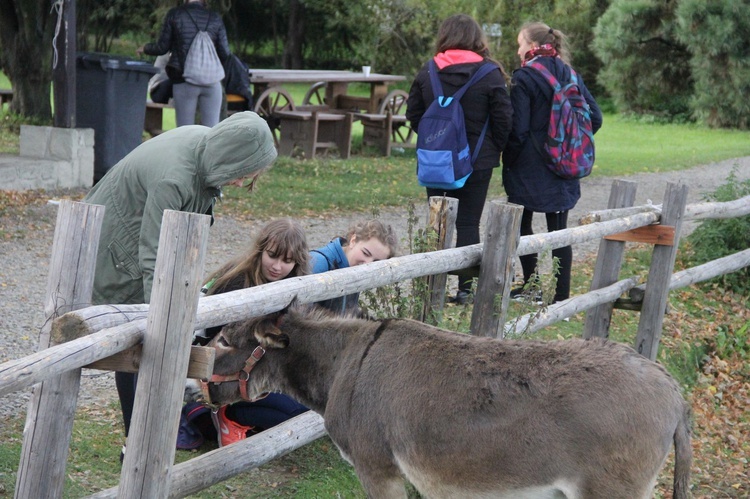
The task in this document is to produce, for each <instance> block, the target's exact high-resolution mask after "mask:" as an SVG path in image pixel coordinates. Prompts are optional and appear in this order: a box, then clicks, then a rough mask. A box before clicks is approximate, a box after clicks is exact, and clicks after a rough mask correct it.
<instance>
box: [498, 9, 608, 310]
mask: <svg viewBox="0 0 750 499" xmlns="http://www.w3.org/2000/svg"><path fill="white" fill-rule="evenodd" d="M518 56H519V57H520V59H521V67H520V68H519V69H517V70H516V71H514V72H513V79H512V83H511V91H510V99H511V102H512V104H513V129H512V131H511V134H510V139H509V140H508V145H507V147H506V149H505V151H504V152H503V186H504V188H505V192H506V194H507V195H508V201H509V202H511V203H515V204H519V205H521V206H523V207H524V210H523V215H522V218H521V235H522V236H527V235H531V234H533V233H534V231H533V229H532V219H533V216H534V212H538V213H544V214H545V216H546V219H547V230H548V231H550V232H552V231H556V230H562V229H565V228H567V224H568V212H569V210H571V209H572V208H573V207H574V206H575V205H576V203H577V202H578V199H579V198H580V197H581V185H580V180H579V179H578V178H563V177H562V176H560V174H558V173H554V172H553V171H552V165H551V163H552V158H550V157H549V154H548V152H547V151H546V150H545V149H544V148H542V147H540V144H546V143H547V141H548V128H549V124H550V116H551V111H552V102H553V97H554V95H553V94H554V90H553V88H552V86H551V85H550V82H549V81H548V80H547V79H545V76H544V74H543V73H542V72H540V71H539V70H538V69H536V68H534V66H535V65H536V64H537V63H538V64H541V65H542V66H544V68H546V69H547V70H548V71H549V72H550V73H551V74H552V75H554V78H555V79H556V80H557V81H558V82H561V85H565V84H567V83H568V82H570V81H571V79H572V78H573V77H574V76H573V75H575V73H574V72H573V71H572V69H571V67H570V64H569V62H568V61H569V53H568V48H567V44H566V39H565V35H564V34H563V33H562V32H560V31H558V30H555V29H552V28H550V27H549V26H548V25H546V24H544V23H542V22H532V23H526V24H524V25H523V26H522V27H521V30H520V32H519V34H518ZM577 78H578V87H579V89H580V93H581V95H582V96H583V98H584V99H585V101H586V103H587V104H588V114H589V116H590V121H591V128H592V130H593V132H594V133H595V132H596V131H597V130H599V128H600V127H601V126H602V112H601V110H600V109H599V106H598V105H597V103H596V100H594V97H593V96H592V95H591V93H590V92H589V91H588V89H587V88H586V85H585V84H584V83H583V79H581V77H580V76H577ZM552 256H553V258H558V260H559V275H558V277H557V284H556V289H555V295H554V297H553V299H552V302H553V303H554V302H558V301H562V300H566V299H568V298H569V297H570V271H571V267H572V264H573V249H572V247H571V246H565V247H564V248H557V249H555V250H553V251H552ZM520 259H521V267H522V268H523V285H522V286H519V287H516V288H514V289H512V290H511V298H523V297H528V296H531V295H534V299H537V294H538V293H537V292H536V291H535V290H530V289H529V284H530V282H531V281H532V276H533V275H535V274H536V273H537V259H538V257H537V255H536V254H532V255H524V256H522V257H520Z"/></svg>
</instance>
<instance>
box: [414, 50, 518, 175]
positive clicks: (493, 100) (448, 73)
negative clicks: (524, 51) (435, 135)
mask: <svg viewBox="0 0 750 499" xmlns="http://www.w3.org/2000/svg"><path fill="white" fill-rule="evenodd" d="M482 64H484V62H476V63H462V64H452V65H450V66H446V67H444V68H443V69H441V70H440V71H439V74H438V76H439V78H440V81H441V83H442V84H443V91H444V92H445V95H453V94H454V93H456V91H457V90H458V89H459V88H461V87H462V86H463V85H464V83H466V82H467V81H469V78H471V75H472V74H474V72H475V71H476V70H477V69H479V66H481V65H482ZM428 67H429V65H428V64H426V63H425V65H424V66H422V69H420V70H419V73H418V74H417V77H416V78H415V79H414V82H413V83H412V85H411V89H410V90H409V99H408V100H407V103H406V118H407V119H408V120H409V122H410V124H411V127H412V128H413V129H414V130H415V131H416V130H417V128H418V127H419V120H420V119H421V118H422V115H423V114H424V113H425V111H426V110H427V108H428V107H429V105H430V104H431V103H432V101H433V100H435V95H434V94H433V93H432V84H431V83H430V74H429V73H428V69H427V68H428ZM461 107H462V108H463V110H464V118H465V119H466V136H467V138H468V140H469V148H470V149H471V152H472V154H473V153H474V147H475V146H476V143H477V140H479V136H480V135H481V134H482V128H484V124H485V122H486V121H487V116H489V117H490V126H489V128H488V130H487V135H486V136H485V138H484V142H483V143H482V148H481V150H480V151H479V156H478V157H477V161H476V163H474V170H487V169H490V168H495V167H497V166H499V164H500V153H501V152H502V151H503V149H504V148H505V144H506V143H507V141H508V135H509V134H510V128H511V123H512V115H513V108H512V106H511V103H510V98H509V96H508V90H507V87H506V84H505V78H504V77H503V75H502V73H501V72H500V70H499V68H498V70H497V71H492V72H491V73H490V74H488V75H487V76H485V77H484V78H482V79H481V80H479V81H478V82H477V83H475V84H474V85H472V86H471V87H470V88H469V89H468V90H467V91H466V93H465V94H464V96H463V97H462V98H461Z"/></svg>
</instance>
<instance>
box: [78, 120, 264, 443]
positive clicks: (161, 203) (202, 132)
mask: <svg viewBox="0 0 750 499" xmlns="http://www.w3.org/2000/svg"><path fill="white" fill-rule="evenodd" d="M275 159H276V149H275V147H274V142H273V136H272V135H271V131H270V129H269V128H268V125H267V124H266V122H265V121H264V120H263V119H262V118H260V117H259V116H258V115H257V114H255V113H253V112H251V111H246V112H242V113H237V114H234V115H232V116H230V117H229V118H227V119H226V120H224V121H222V122H220V123H219V124H218V125H216V126H214V127H213V128H208V127H205V126H202V125H191V126H184V127H179V128H176V129H174V130H170V131H168V132H166V133H163V134H161V135H159V136H158V137H155V138H153V139H150V140H148V141H146V142H144V143H143V144H141V145H139V146H138V147H137V148H135V149H134V150H133V151H132V152H131V153H130V154H128V155H127V156H125V157H124V158H123V159H122V160H120V161H119V162H118V163H117V164H116V165H115V166H114V167H112V169H111V170H110V171H109V172H108V173H107V174H106V175H105V176H104V177H103V178H102V179H101V180H100V181H99V182H98V183H97V184H96V185H95V186H94V188H93V189H92V190H91V191H90V192H89V193H88V194H87V195H86V197H85V198H84V200H83V201H84V202H86V203H90V204H100V205H104V207H105V211H104V221H103V224H102V233H101V236H100V238H99V252H98V255H97V259H96V271H95V274H94V293H93V304H94V305H99V304H135V303H149V302H150V300H151V286H152V284H153V279H154V266H155V264H156V251H157V246H158V244H159V233H160V232H161V221H162V215H163V214H164V210H176V211H185V212H190V213H203V214H208V215H212V214H213V205H214V202H215V200H216V198H217V197H219V196H220V195H221V188H222V187H223V186H225V185H236V186H240V187H241V186H242V185H243V182H245V181H246V180H250V184H249V186H251V185H252V182H253V181H254V180H255V178H256V177H257V176H258V175H260V174H261V173H263V171H265V170H267V169H268V168H270V167H271V165H272V164H273V162H274V160H275ZM115 381H116V384H117V392H118V395H119V396H120V405H121V407H122V412H123V419H124V422H125V436H126V437H127V435H128V431H129V429H130V418H131V416H132V411H133V401H134V398H135V383H136V375H135V374H130V373H121V372H118V373H115Z"/></svg>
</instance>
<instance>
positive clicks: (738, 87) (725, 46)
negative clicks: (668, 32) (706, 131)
mask: <svg viewBox="0 0 750 499" xmlns="http://www.w3.org/2000/svg"><path fill="white" fill-rule="evenodd" d="M677 23H678V25H679V29H678V31H677V35H678V37H679V39H680V40H681V41H682V42H683V43H684V44H685V45H687V46H688V48H689V49H690V52H691V54H692V55H691V57H690V69H691V71H692V77H693V80H694V81H695V91H694V93H693V98H692V100H691V106H692V110H693V113H694V115H695V117H696V118H698V119H699V120H700V121H702V122H704V123H706V124H708V125H710V126H716V127H736V128H743V129H747V128H748V127H749V126H750V100H748V98H747V96H748V95H750V30H748V26H750V2H748V1H747V0H714V1H711V2H704V1H702V0H682V1H681V2H680V4H679V6H678V8H677Z"/></svg>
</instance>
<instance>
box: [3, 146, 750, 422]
mask: <svg viewBox="0 0 750 499" xmlns="http://www.w3.org/2000/svg"><path fill="white" fill-rule="evenodd" d="M733 169H736V172H737V174H738V176H739V178H740V179H747V178H750V157H745V158H740V159H734V160H728V161H723V162H720V163H715V164H710V165H705V166H700V167H695V168H691V169H688V170H682V171H677V172H665V173H644V174H636V175H631V176H628V177H623V178H625V179H626V180H631V181H635V182H637V183H638V191H637V196H636V205H640V204H645V203H647V202H649V200H650V201H653V203H654V204H659V203H661V200H662V197H663V195H664V192H665V189H666V186H667V183H668V182H685V183H687V184H688V186H689V187H690V194H689V200H690V201H689V202H691V203H692V202H699V201H701V200H702V198H703V196H704V194H705V193H707V192H711V191H713V190H714V189H715V188H716V187H717V186H719V185H721V184H723V183H725V180H726V178H727V176H728V175H729V173H730V171H732V170H733ZM612 180H613V179H612V178H588V179H585V180H584V181H583V182H582V197H581V200H580V201H579V203H578V205H577V206H576V208H575V209H573V210H572V211H571V215H570V225H571V226H574V225H576V224H577V220H578V219H579V218H580V217H581V215H583V214H584V213H587V212H589V211H593V210H600V209H604V208H606V206H607V201H608V198H609V192H610V187H611V184H612ZM406 215H407V211H406V209H387V210H383V211H382V213H381V215H380V218H381V219H382V220H383V221H385V222H387V223H389V224H391V225H393V227H394V228H395V229H396V230H397V232H398V234H399V236H400V237H401V238H404V237H406V234H407V221H406V220H407V216H406ZM418 215H420V217H421V220H420V224H419V226H422V225H423V224H424V219H425V214H418ZM55 216H56V207H55V206H54V205H43V206H38V205H35V206H31V207H29V208H28V209H24V210H20V212H14V213H13V215H12V216H7V215H6V216H2V217H0V223H1V224H2V229H3V232H4V233H6V234H10V237H8V238H6V239H4V240H2V241H0V363H2V362H5V361H8V360H12V359H17V358H20V357H22V356H24V355H29V354H31V353H33V352H34V351H35V350H36V343H37V338H38V334H39V329H40V328H41V326H42V324H43V322H44V317H43V313H42V303H43V298H44V290H45V287H46V279H47V268H48V265H49V259H50V249H51V243H52V235H53V232H54V223H55ZM360 217H361V215H350V216H345V217H334V218H328V219H321V218H306V219H302V220H301V222H302V224H303V225H304V227H305V229H306V231H307V234H308V238H309V243H310V246H311V247H318V246H321V245H323V244H325V243H327V242H328V241H329V240H330V239H331V238H332V237H333V236H335V235H339V234H342V233H344V232H345V231H346V229H347V228H348V227H349V225H351V224H352V223H353V222H354V221H356V220H357V219H358V218H360ZM543 219H544V217H542V216H537V217H535V225H536V226H537V227H538V228H537V229H535V230H538V231H540V232H543V231H545V227H544V226H543V224H544V220H543ZM260 223H261V222H260V221H258V222H238V221H236V220H233V219H230V218H225V217H221V213H219V214H218V218H217V222H216V224H215V225H214V227H212V229H211V236H210V237H211V240H210V244H209V252H208V256H207V261H206V270H207V272H208V271H211V270H213V269H215V268H216V267H217V266H218V265H219V264H220V263H222V262H223V261H225V260H226V259H228V258H229V257H231V256H233V255H234V254H236V253H238V252H240V251H243V250H244V248H245V247H246V245H247V244H248V241H250V239H251V238H252V234H253V230H254V229H255V228H257V226H258V225H259V224H260ZM686 229H687V230H690V227H686ZM404 246H405V244H404ZM595 249H596V245H595V244H590V245H588V246H584V245H580V246H577V247H576V248H575V253H574V254H575V257H576V258H583V257H585V256H586V255H587V254H588V253H589V251H594V250H595ZM27 399H28V392H25V393H20V394H14V395H12V396H8V397H3V398H2V399H0V418H4V417H5V415H7V414H12V413H18V411H20V410H23V409H24V405H25V403H26V400H27ZM114 399H115V391H114V381H113V379H112V376H111V374H109V373H104V374H99V373H96V372H91V371H86V373H85V374H84V380H83V382H82V389H81V395H80V399H79V403H80V404H104V403H108V402H109V401H112V400H114Z"/></svg>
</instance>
